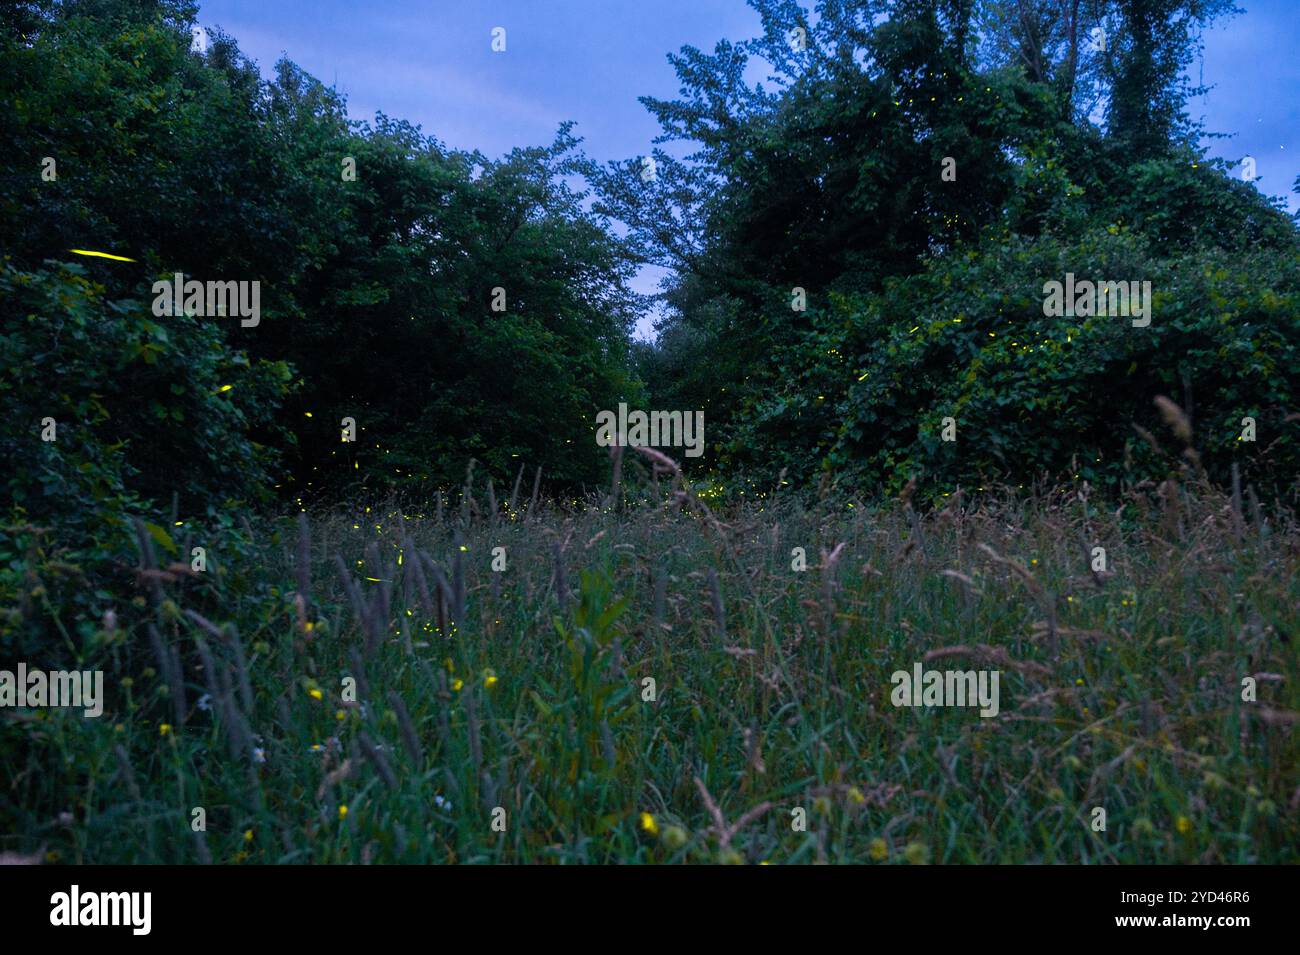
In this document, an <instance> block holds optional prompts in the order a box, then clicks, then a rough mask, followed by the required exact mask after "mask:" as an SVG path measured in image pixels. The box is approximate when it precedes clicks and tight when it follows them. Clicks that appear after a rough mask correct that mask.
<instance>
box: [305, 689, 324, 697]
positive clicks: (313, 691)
mask: <svg viewBox="0 0 1300 955" xmlns="http://www.w3.org/2000/svg"><path fill="white" fill-rule="evenodd" d="M307 695H308V696H310V697H311V698H312V699H313V700H323V699H325V694H324V693H322V692H321V691H320V690H318V689H316V687H312V688H311V689H310V690H308V691H307Z"/></svg>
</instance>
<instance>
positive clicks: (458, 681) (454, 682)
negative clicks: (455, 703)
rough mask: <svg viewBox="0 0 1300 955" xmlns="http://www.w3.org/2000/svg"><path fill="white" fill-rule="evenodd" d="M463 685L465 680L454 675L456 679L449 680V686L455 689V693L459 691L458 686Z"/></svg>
mask: <svg viewBox="0 0 1300 955" xmlns="http://www.w3.org/2000/svg"><path fill="white" fill-rule="evenodd" d="M464 685H465V681H464V680H462V679H461V678H460V677H456V679H454V680H452V681H451V688H452V689H453V690H455V691H456V692H457V693H459V692H460V688H461V687H463V686H464Z"/></svg>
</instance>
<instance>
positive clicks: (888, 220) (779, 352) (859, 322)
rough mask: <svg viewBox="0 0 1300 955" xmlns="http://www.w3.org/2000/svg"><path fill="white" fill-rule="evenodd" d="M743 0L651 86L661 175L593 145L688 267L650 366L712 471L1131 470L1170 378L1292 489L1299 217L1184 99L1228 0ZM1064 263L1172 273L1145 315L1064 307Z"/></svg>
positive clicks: (898, 477) (1222, 435)
mask: <svg viewBox="0 0 1300 955" xmlns="http://www.w3.org/2000/svg"><path fill="white" fill-rule="evenodd" d="M751 5H752V6H753V7H754V8H755V9H756V10H757V11H758V13H759V14H760V15H761V17H762V23H763V33H762V35H761V36H759V37H757V38H755V39H753V40H751V41H748V42H743V43H732V42H721V43H719V44H718V45H717V47H716V48H715V50H714V51H713V52H712V53H711V54H710V53H705V52H702V51H700V50H697V49H693V48H689V47H688V48H685V49H683V50H682V52H681V53H680V54H678V55H676V56H674V57H672V61H673V64H674V66H675V67H676V69H677V73H678V75H679V78H680V81H681V96H680V98H678V99H675V100H658V99H652V98H646V99H644V100H643V102H644V104H645V105H646V106H647V107H648V108H649V109H650V110H651V111H652V112H653V114H654V115H655V116H656V117H657V119H658V121H659V123H660V124H661V126H662V129H663V135H662V141H663V142H665V143H667V142H672V143H674V144H675V146H676V147H678V148H671V149H670V148H661V149H659V150H657V151H655V152H654V154H653V157H652V158H653V159H654V167H653V168H654V173H655V174H654V176H653V177H651V176H647V175H644V170H645V167H646V163H645V162H644V161H643V160H639V159H633V160H630V161H627V162H622V163H613V164H610V165H608V166H607V167H605V168H603V169H599V170H593V176H594V177H595V180H596V182H597V185H598V188H599V192H600V194H601V197H602V204H601V206H600V208H601V209H602V210H603V211H606V212H608V213H609V214H611V215H612V216H614V217H616V218H618V219H620V220H623V221H625V222H628V223H630V224H631V226H632V227H633V233H632V234H633V238H634V240H635V241H636V242H637V244H638V251H639V253H640V254H641V255H642V256H644V257H645V258H646V259H647V260H649V261H653V262H656V263H658V264H660V265H663V266H666V267H668V268H669V269H671V270H672V271H671V273H670V274H671V278H670V279H669V281H668V282H667V283H666V285H665V288H664V294H663V301H664V305H665V307H666V311H667V318H666V319H665V320H664V321H663V322H662V325H661V329H660V331H661V337H660V342H659V345H658V347H655V348H650V347H644V348H639V361H640V367H641V368H642V370H643V374H644V377H645V379H646V381H647V383H648V386H649V387H650V389H651V393H652V395H653V399H652V400H653V402H654V405H655V406H656V407H667V408H691V407H700V408H704V409H706V412H707V413H706V419H707V425H708V434H709V440H708V448H709V451H710V453H711V462H710V463H711V464H712V465H713V466H714V467H715V468H716V469H717V471H718V472H719V473H720V474H723V475H725V476H727V477H728V478H730V479H731V480H733V481H734V482H736V483H739V484H742V485H746V486H748V485H751V484H757V486H758V487H770V486H771V482H772V481H774V480H775V479H776V478H777V476H778V475H779V474H781V473H782V472H783V471H784V472H785V474H786V477H787V480H789V481H791V482H792V483H795V484H806V483H817V482H819V481H830V482H832V483H834V484H837V485H839V486H840V487H842V488H844V489H846V490H852V491H854V492H856V493H861V494H863V495H866V496H870V495H872V494H873V493H879V492H880V491H882V490H889V491H897V490H898V489H899V488H901V487H902V486H904V485H905V484H906V483H907V482H908V481H909V480H910V479H911V478H912V477H913V476H916V477H918V478H919V479H920V480H921V482H922V487H923V488H925V489H927V490H928V491H929V492H931V493H934V494H939V493H945V492H952V491H953V490H954V488H955V487H957V486H958V485H961V486H963V487H965V488H967V489H969V490H974V489H976V488H978V487H980V486H984V485H988V484H990V483H994V482H1010V483H1012V484H1016V483H1024V484H1026V485H1027V484H1028V483H1030V482H1031V481H1034V480H1037V479H1040V478H1042V477H1044V476H1046V477H1047V478H1048V479H1050V480H1052V481H1053V482H1056V481H1065V482H1070V481H1079V482H1082V481H1088V482H1090V483H1091V484H1092V486H1094V487H1097V486H1105V487H1107V488H1108V489H1110V490H1114V489H1115V488H1116V485H1118V484H1119V483H1120V482H1125V481H1127V482H1129V484H1130V485H1134V484H1138V483H1140V481H1141V480H1143V479H1147V478H1152V477H1154V478H1155V479H1157V480H1158V479H1159V478H1160V477H1161V476H1162V474H1163V473H1165V472H1166V469H1167V467H1168V460H1169V458H1168V456H1167V455H1168V454H1169V453H1172V454H1178V453H1180V452H1182V451H1183V450H1184V447H1183V442H1181V441H1175V442H1171V443H1169V447H1167V448H1164V449H1163V450H1164V452H1165V453H1164V454H1162V453H1161V452H1159V451H1157V450H1156V449H1155V448H1154V447H1153V446H1152V443H1151V442H1149V441H1148V440H1146V439H1144V438H1143V437H1141V433H1140V432H1139V431H1138V430H1135V428H1134V427H1133V426H1134V425H1137V427H1138V428H1141V429H1145V430H1146V431H1147V432H1149V433H1151V434H1152V435H1156V434H1160V435H1163V434H1164V433H1165V432H1164V429H1163V426H1162V425H1161V424H1160V418H1159V416H1158V412H1157V409H1156V407H1155V405H1154V399H1155V398H1156V397H1157V396H1160V395H1165V396H1168V397H1170V398H1171V399H1172V400H1174V401H1175V402H1177V403H1179V404H1180V405H1182V407H1183V410H1184V412H1185V413H1186V415H1187V416H1188V419H1189V420H1190V423H1191V425H1192V436H1191V441H1192V442H1193V443H1194V444H1195V446H1196V448H1197V449H1198V451H1199V453H1200V461H1201V462H1202V463H1203V465H1204V466H1205V467H1206V468H1207V470H1208V471H1209V473H1210V475H1211V476H1212V477H1213V478H1214V479H1215V480H1217V481H1220V482H1223V483H1225V484H1226V483H1227V482H1229V481H1230V480H1231V476H1230V475H1231V470H1232V464H1233V463H1237V464H1238V465H1239V466H1240V467H1239V470H1240V472H1241V473H1242V474H1243V475H1244V479H1245V480H1247V481H1248V482H1256V483H1257V484H1258V486H1260V487H1261V488H1262V487H1264V486H1266V485H1267V486H1268V487H1269V489H1270V491H1273V492H1286V491H1288V490H1290V491H1294V489H1295V480H1296V476H1297V474H1298V473H1300V442H1297V439H1296V436H1297V430H1296V429H1297V426H1296V423H1295V419H1294V418H1293V417H1289V416H1292V415H1294V414H1295V413H1296V412H1300V400H1298V399H1300V392H1298V390H1297V375H1298V374H1300V372H1298V371H1297V370H1298V369H1300V238H1298V234H1297V229H1296V224H1295V222H1294V221H1293V220H1292V219H1291V218H1290V217H1289V216H1287V215H1286V214H1285V212H1284V211H1283V210H1282V208H1281V207H1280V205H1279V204H1278V203H1276V202H1274V201H1271V200H1269V199H1266V198H1264V197H1262V196H1261V194H1260V192H1259V191H1258V190H1257V189H1256V188H1255V186H1254V185H1252V184H1251V183H1249V182H1246V181H1243V178H1246V177H1248V176H1249V169H1248V167H1247V166H1245V165H1235V164H1230V163H1227V162H1222V161H1214V160H1211V159H1209V158H1207V156H1206V153H1205V151H1204V150H1203V149H1201V148H1200V147H1199V146H1198V143H1199V142H1200V140H1201V138H1202V133H1203V132H1205V131H1203V130H1202V129H1201V128H1200V127H1199V126H1198V125H1197V124H1196V123H1194V122H1192V121H1191V120H1190V119H1189V118H1188V116H1187V109H1186V106H1187V102H1188V98H1189V97H1190V96H1192V95H1195V94H1197V93H1200V92H1202V91H1201V90H1199V89H1195V88H1192V87H1191V86H1189V84H1188V81H1187V79H1186V76H1187V75H1188V70H1187V68H1188V66H1189V65H1191V64H1192V63H1193V61H1194V57H1195V55H1196V52H1197V50H1198V42H1199V41H1198V37H1199V35H1200V32H1201V31H1202V30H1203V29H1204V28H1205V27H1207V26H1208V25H1209V24H1211V23H1212V22H1214V21H1215V20H1216V19H1218V18H1219V17H1221V16H1223V15H1225V14H1227V13H1229V12H1231V4H1229V3H1226V2H1209V3H1206V2H1201V0H1094V2H1085V3H1081V4H1066V3H1054V2H1053V3H1008V2H1005V0H989V2H971V0H939V2H934V0H923V2H922V0H886V2H863V0H822V2H818V3H817V4H816V5H815V10H813V11H811V15H810V12H807V11H805V10H804V9H802V8H801V5H799V4H797V3H795V2H793V0H751ZM755 59H757V60H759V61H761V62H763V63H765V64H767V65H770V74H771V79H770V80H769V81H768V82H766V83H763V84H753V83H751V82H748V81H747V79H746V77H747V70H748V68H749V67H750V66H751V65H752V62H753V61H754V60H755ZM683 157H685V158H683ZM1260 172H1261V173H1266V172H1267V170H1264V169H1260ZM1067 273H1073V274H1074V275H1075V276H1076V277H1077V278H1078V279H1080V280H1088V281H1115V282H1121V281H1123V282H1128V281H1137V282H1142V281H1149V282H1150V283H1151V291H1152V302H1151V303H1150V304H1151V315H1150V325H1149V326H1147V327H1134V326H1133V325H1132V324H1131V322H1130V321H1129V320H1128V319H1127V318H1121V317H1105V316H1091V317H1086V316H1083V315H1080V316H1076V317H1048V316H1045V315H1044V308H1043V304H1044V298H1045V295H1044V284H1045V283H1046V282H1049V281H1056V282H1064V281H1065V279H1066V275H1067ZM805 303H806V304H805ZM1248 418H1249V419H1251V422H1247V423H1245V424H1243V421H1244V419H1248ZM1252 427H1253V428H1254V431H1253V434H1252V431H1251V428H1252ZM945 428H947V430H948V436H949V437H951V438H954V440H947V441H945V440H944V437H945V434H944V432H945ZM1252 437H1253V438H1254V440H1253V441H1252V440H1251V438H1252ZM1163 441H1165V439H1164V438H1163V437H1162V438H1158V439H1157V440H1156V443H1160V442H1163Z"/></svg>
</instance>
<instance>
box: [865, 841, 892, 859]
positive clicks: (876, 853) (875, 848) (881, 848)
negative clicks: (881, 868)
mask: <svg viewBox="0 0 1300 955" xmlns="http://www.w3.org/2000/svg"><path fill="white" fill-rule="evenodd" d="M868 851H869V852H870V853H871V858H872V859H874V860H875V861H876V862H884V861H885V860H886V859H888V858H889V846H887V845H886V844H885V840H884V839H879V838H877V839H872V840H871V845H870V846H869V847H868Z"/></svg>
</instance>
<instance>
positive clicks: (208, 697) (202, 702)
mask: <svg viewBox="0 0 1300 955" xmlns="http://www.w3.org/2000/svg"><path fill="white" fill-rule="evenodd" d="M194 705H195V706H197V707H198V708H199V709H201V710H202V711H203V712H205V713H207V712H208V711H209V710H211V709H212V694H211V693H204V694H203V695H202V696H201V697H199V701H198V702H197V703H196V704H194Z"/></svg>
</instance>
